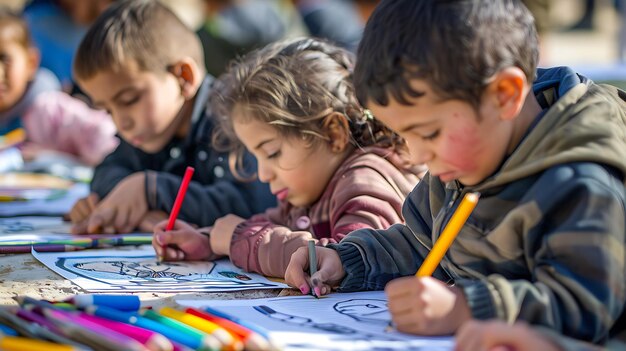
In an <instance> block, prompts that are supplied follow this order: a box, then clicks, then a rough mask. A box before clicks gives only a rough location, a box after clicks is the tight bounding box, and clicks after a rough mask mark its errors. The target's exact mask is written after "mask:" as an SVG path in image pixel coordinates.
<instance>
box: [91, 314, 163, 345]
mask: <svg viewBox="0 0 626 351" xmlns="http://www.w3.org/2000/svg"><path fill="white" fill-rule="evenodd" d="M80 317H81V318H84V319H85V320H88V321H90V322H94V323H96V324H99V325H101V326H103V327H105V328H108V329H111V330H113V331H116V332H118V333H120V334H124V335H126V336H129V337H131V338H133V339H135V340H137V341H139V342H140V343H142V344H144V345H145V346H146V348H147V349H148V350H151V351H173V350H174V345H172V343H171V342H170V340H169V339H167V338H166V337H164V336H163V335H161V334H158V333H155V332H153V331H151V330H147V329H144V328H140V327H137V326H134V325H132V324H125V323H121V322H116V321H112V320H108V319H104V318H100V317H97V316H92V315H89V314H87V313H81V314H80Z"/></svg>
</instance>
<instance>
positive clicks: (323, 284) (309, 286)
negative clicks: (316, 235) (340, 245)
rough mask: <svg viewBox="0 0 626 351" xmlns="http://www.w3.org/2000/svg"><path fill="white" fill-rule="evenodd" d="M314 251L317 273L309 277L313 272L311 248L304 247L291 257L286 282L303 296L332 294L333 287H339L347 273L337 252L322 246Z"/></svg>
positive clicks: (286, 272) (316, 247)
mask: <svg viewBox="0 0 626 351" xmlns="http://www.w3.org/2000/svg"><path fill="white" fill-rule="evenodd" d="M314 249H315V258H316V259H317V267H316V268H317V271H316V272H315V273H313V274H312V275H309V273H310V272H311V271H312V270H313V269H312V268H311V266H312V265H311V263H312V262H311V259H310V256H309V248H308V246H304V247H301V248H299V249H298V250H296V252H294V253H293V255H291V260H290V261H289V265H288V266H287V270H286V271H285V281H286V282H287V284H289V285H291V286H293V287H296V288H297V289H299V290H300V291H301V292H302V293H303V294H314V296H317V297H319V296H321V295H326V294H328V293H330V292H331V288H332V287H334V286H337V285H339V283H340V282H341V280H342V279H343V277H344V276H345V271H344V270H343V265H342V264H341V260H340V259H339V255H338V254H337V251H335V250H332V249H328V248H325V247H321V246H315V247H314Z"/></svg>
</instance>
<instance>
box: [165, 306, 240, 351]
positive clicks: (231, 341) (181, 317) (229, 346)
mask: <svg viewBox="0 0 626 351" xmlns="http://www.w3.org/2000/svg"><path fill="white" fill-rule="evenodd" d="M158 312H159V314H161V315H163V316H165V317H169V318H172V319H174V320H177V321H179V322H182V323H185V324H187V325H189V326H191V327H193V328H196V329H198V330H200V331H202V332H205V333H207V334H209V335H213V336H215V337H216V338H217V339H218V340H219V341H220V342H221V343H222V344H223V345H224V346H225V348H224V350H231V351H239V350H242V349H243V343H242V342H241V341H240V340H239V339H237V338H236V337H233V335H232V334H230V333H229V332H228V331H227V330H225V329H224V328H222V327H220V326H219V325H217V324H215V323H213V322H210V321H208V320H205V319H202V318H200V317H198V316H194V315H191V314H189V313H185V312H183V311H179V310H176V309H173V308H171V307H163V308H161V309H160V310H159V311H158Z"/></svg>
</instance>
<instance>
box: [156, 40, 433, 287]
mask: <svg viewBox="0 0 626 351" xmlns="http://www.w3.org/2000/svg"><path fill="white" fill-rule="evenodd" d="M352 66H353V60H352V57H351V55H350V54H349V53H348V52H347V51H345V50H343V49H340V48H338V47H336V46H333V45H331V44H329V43H326V42H323V41H319V40H316V39H308V38H307V39H297V40H293V39H292V40H289V41H283V42H279V43H276V44H272V45H270V46H267V47H265V48H264V49H261V50H260V51H256V52H254V53H251V54H249V55H248V56H247V57H246V58H244V60H243V61H242V62H240V63H239V64H237V65H234V66H232V67H231V69H230V70H229V71H228V72H227V73H226V74H225V75H224V76H222V77H221V78H220V82H219V83H218V84H220V85H221V86H219V87H217V88H216V89H215V90H214V91H215V92H216V93H215V95H213V96H212V103H213V105H212V106H213V107H214V108H215V110H216V111H217V114H218V115H219V116H222V117H221V120H220V125H219V127H218V129H217V131H216V134H215V135H214V142H215V144H216V145H220V146H222V147H224V146H226V147H227V148H228V149H229V150H230V151H231V154H233V155H241V154H242V152H243V150H244V147H245V148H247V149H248V150H249V151H250V152H251V153H253V154H254V155H255V156H256V158H257V160H258V177H259V179H260V180H261V181H263V182H266V183H269V185H270V188H271V190H272V193H273V194H275V195H276V197H277V198H278V201H279V206H278V207H277V208H273V209H270V210H267V211H266V212H265V213H264V214H260V215H256V216H254V217H252V218H250V219H248V220H244V219H243V218H239V217H236V216H234V215H228V216H226V217H223V218H221V219H218V220H217V221H216V222H215V225H214V226H213V227H212V228H208V229H205V230H203V229H200V230H196V229H193V228H192V227H191V226H190V225H188V224H185V223H183V222H182V221H178V222H177V223H176V226H175V229H174V230H172V231H164V228H165V222H162V223H160V224H158V225H157V226H156V229H155V236H154V238H155V239H154V241H153V244H154V247H155V249H156V251H157V253H158V254H160V255H161V256H163V257H165V258H167V259H171V260H182V259H186V260H203V259H214V258H216V257H219V256H223V255H230V258H231V260H232V262H233V263H234V264H235V265H237V266H239V267H242V268H244V269H246V270H248V271H252V272H258V273H262V274H264V275H269V276H276V277H283V276H284V273H285V269H286V267H287V264H288V263H289V258H290V257H291V254H292V253H293V252H294V251H295V250H296V249H297V248H299V247H301V246H305V245H306V243H307V240H310V239H317V240H318V241H319V244H320V245H325V244H327V243H329V242H337V241H340V240H341V239H342V238H343V237H344V236H346V235H347V234H348V233H350V232H351V231H353V230H355V229H360V228H374V229H382V228H387V227H389V226H390V225H392V224H394V223H399V222H402V221H403V219H402V216H401V208H402V202H403V200H404V198H405V197H406V195H407V194H408V193H409V192H410V191H411V189H412V188H413V187H414V186H415V185H416V184H417V182H418V181H419V178H418V175H419V174H420V171H421V169H420V167H415V166H410V164H409V163H408V161H407V160H406V159H405V158H403V157H402V153H403V151H404V147H405V146H404V142H403V141H402V140H401V139H400V138H399V137H398V136H397V135H396V134H394V133H393V132H392V131H391V130H389V129H387V128H386V127H384V126H383V125H382V124H381V123H380V122H378V121H376V120H375V119H374V118H373V117H372V115H371V114H369V113H368V112H367V111H364V110H363V108H362V107H361V106H360V105H359V103H358V102H357V99H356V96H355V94H354V87H353V85H352V81H351V72H352ZM162 246H166V247H167V248H166V250H165V252H163V250H162Z"/></svg>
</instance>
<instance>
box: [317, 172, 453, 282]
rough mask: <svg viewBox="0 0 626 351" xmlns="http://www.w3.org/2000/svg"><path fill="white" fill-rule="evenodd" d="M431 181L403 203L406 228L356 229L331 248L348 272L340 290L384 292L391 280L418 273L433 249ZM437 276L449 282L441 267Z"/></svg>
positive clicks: (422, 182) (425, 181)
mask: <svg viewBox="0 0 626 351" xmlns="http://www.w3.org/2000/svg"><path fill="white" fill-rule="evenodd" d="M429 178H430V177H429V176H428V175H427V176H426V177H425V178H424V179H423V180H422V181H421V182H420V183H419V184H418V185H417V187H416V188H415V189H414V190H413V191H412V192H411V193H410V194H409V197H407V199H406V201H405V202H404V206H403V211H402V213H403V215H404V218H405V220H406V225H405V224H395V225H393V226H391V227H390V228H389V229H386V230H380V229H379V230H374V229H361V230H357V231H354V232H352V233H350V235H348V236H346V237H345V238H344V239H343V240H342V241H341V242H340V243H339V244H331V245H329V246H328V247H330V248H333V249H335V250H336V251H337V253H338V254H339V257H340V259H341V262H342V264H343V268H344V270H345V272H346V276H345V277H344V279H343V281H342V282H341V285H340V286H339V290H340V291H359V290H382V289H384V287H385V285H386V284H387V282H389V281H390V280H392V279H395V278H398V277H402V276H407V275H412V274H415V272H417V269H418V268H419V266H420V265H421V263H422V261H423V260H424V257H426V255H428V252H429V248H430V247H431V246H432V241H431V239H430V233H431V230H432V229H431V228H432V222H433V217H432V215H431V212H430V208H429V203H430V201H431V200H430V198H429V187H430V186H429V184H428V183H429ZM440 190H441V192H443V189H440ZM434 276H435V277H436V278H438V279H440V280H442V281H444V282H447V281H449V280H450V278H449V277H448V276H447V274H446V273H445V272H444V271H443V270H442V269H441V268H438V269H437V270H436V271H435V274H434Z"/></svg>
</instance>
